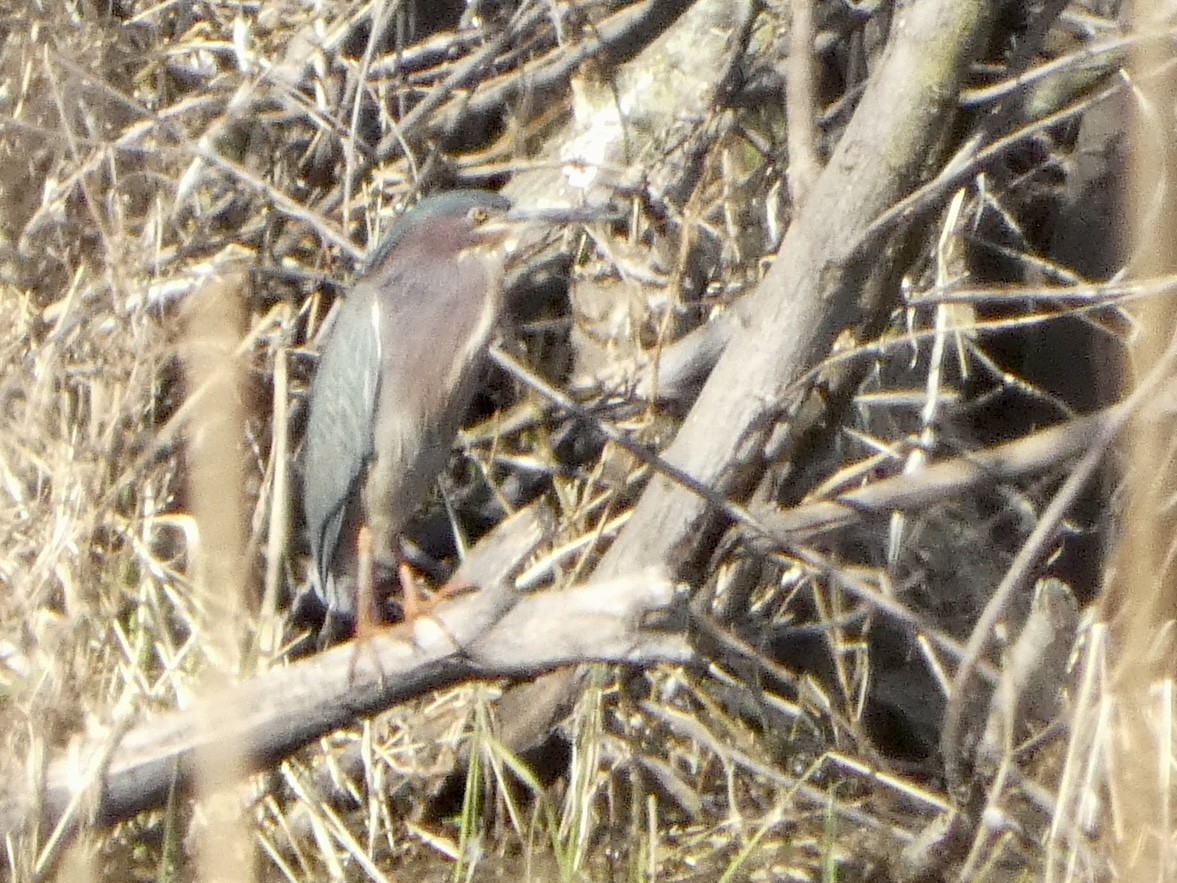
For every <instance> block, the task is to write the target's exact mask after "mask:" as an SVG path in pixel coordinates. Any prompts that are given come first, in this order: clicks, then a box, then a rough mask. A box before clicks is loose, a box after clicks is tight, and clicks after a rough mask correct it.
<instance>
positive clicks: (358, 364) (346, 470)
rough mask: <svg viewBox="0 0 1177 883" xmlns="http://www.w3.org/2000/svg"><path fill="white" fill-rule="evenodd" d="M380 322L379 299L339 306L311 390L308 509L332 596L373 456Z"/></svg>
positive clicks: (359, 296)
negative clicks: (349, 515) (336, 561)
mask: <svg viewBox="0 0 1177 883" xmlns="http://www.w3.org/2000/svg"><path fill="white" fill-rule="evenodd" d="M379 321H380V316H379V311H378V309H377V303H376V299H375V297H374V296H373V294H372V293H371V292H368V291H364V290H357V291H355V292H353V295H352V296H351V297H349V298H348V299H347V300H346V301H345V302H344V304H343V305H342V307H340V310H339V315H338V317H337V318H336V321H335V326H334V327H333V328H332V329H331V334H330V336H329V338H328V340H327V343H326V345H325V346H324V347H323V352H322V355H321V356H320V357H319V367H318V370H317V372H316V374H315V381H314V385H313V386H312V389H311V400H310V413H309V415H308V418H307V430H306V442H305V451H304V464H305V470H304V477H303V507H304V510H305V512H306V519H307V529H308V530H309V531H310V539H311V552H312V554H313V556H314V561H315V570H316V573H317V576H318V578H319V580H320V583H321V585H320V592H321V594H324V597H325V598H326V594H327V591H328V590H327V581H328V580H327V576H328V572H329V570H330V566H331V561H332V559H333V558H334V556H335V550H336V546H337V544H338V542H339V533H340V529H341V527H342V524H343V519H344V516H345V514H346V511H347V508H348V504H349V502H350V501H351V499H352V497H353V496H354V495H356V494H358V493H360V483H361V481H362V477H363V473H364V468H365V466H366V464H367V462H368V459H369V458H370V457H371V456H372V449H373V443H372V429H373V418H374V414H375V410H376V396H377V393H378V386H379V380H380V335H379V327H378V324H377V323H378V322H379ZM345 540H346V538H345ZM326 600H328V602H330V601H331V599H330V598H326Z"/></svg>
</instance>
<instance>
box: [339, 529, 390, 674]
mask: <svg viewBox="0 0 1177 883" xmlns="http://www.w3.org/2000/svg"><path fill="white" fill-rule="evenodd" d="M372 562H373V556H372V531H371V530H370V529H369V528H368V526H367V525H364V526H362V527H361V528H360V532H359V534H358V536H357V537H356V627H355V651H354V652H353V653H352V657H351V664H350V665H349V666H348V670H347V679H348V681H349V682H350V681H351V680H352V679H353V678H354V676H355V673H356V663H357V662H358V661H359V658H360V651H361V648H363V647H368V648H369V651H368V652H370V653H371V654H372V662H373V664H374V665H375V667H376V672H377V674H378V676H379V678H380V682H381V683H382V684H383V682H384V670H383V669H382V668H381V667H380V659H379V657H378V656H377V655H376V653H375V651H373V650H372V649H371V647H370V645H369V644H368V641H369V639H370V638H371V637H372V635H374V634H375V633H376V632H377V631H378V630H379V628H380V623H379V621H378V619H377V616H376V581H375V579H374V577H373V573H374V567H373V564H372Z"/></svg>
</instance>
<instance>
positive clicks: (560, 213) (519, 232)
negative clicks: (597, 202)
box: [478, 206, 620, 252]
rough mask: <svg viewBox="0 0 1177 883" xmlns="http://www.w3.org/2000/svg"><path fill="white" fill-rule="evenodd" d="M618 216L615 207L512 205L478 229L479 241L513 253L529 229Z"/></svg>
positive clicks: (586, 222)
mask: <svg viewBox="0 0 1177 883" xmlns="http://www.w3.org/2000/svg"><path fill="white" fill-rule="evenodd" d="M619 217H620V215H619V214H618V210H617V209H616V208H615V207H613V206H600V207H596V208H590V207H574V206H556V207H552V208H513V209H511V210H509V211H507V212H505V213H504V214H502V215H500V216H498V217H493V218H489V219H487V220H486V221H484V222H483V223H482V224H481V225H480V226H479V228H478V240H479V243H480V245H481V246H488V245H490V246H498V247H502V248H504V249H505V250H506V251H508V252H512V251H515V250H516V248H517V247H518V245H519V240H520V239H521V238H523V236H524V235H525V234H526V232H527V231H528V230H529V229H535V228H538V227H555V226H559V225H561V224H589V223H596V222H601V221H616V220H618V219H619Z"/></svg>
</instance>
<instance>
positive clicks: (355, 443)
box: [303, 190, 578, 641]
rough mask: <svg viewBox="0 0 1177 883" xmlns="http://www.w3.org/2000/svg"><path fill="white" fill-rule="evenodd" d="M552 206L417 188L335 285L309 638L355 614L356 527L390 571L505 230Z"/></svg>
mask: <svg viewBox="0 0 1177 883" xmlns="http://www.w3.org/2000/svg"><path fill="white" fill-rule="evenodd" d="M556 219H557V216H556V215H555V214H554V213H552V212H532V213H524V212H511V211H510V203H509V202H508V200H507V199H505V198H504V197H502V196H498V195H496V194H493V193H487V192H484V191H477V190H459V191H453V192H449V193H444V194H441V195H438V196H432V197H429V198H427V199H425V200H422V201H421V202H420V203H419V204H418V205H417V206H416V207H415V208H414V209H412V210H411V211H409V212H407V213H406V214H405V215H404V216H402V217H401V218H400V219H399V221H398V222H397V223H396V224H395V225H394V226H393V229H392V231H391V233H389V235H388V237H387V238H386V239H385V240H384V241H383V242H382V243H381V244H380V246H379V247H378V248H377V249H376V250H375V252H374V253H373V255H372V257H371V258H370V259H369V260H368V262H367V263H366V265H365V267H364V269H363V270H362V272H361V274H360V277H359V280H358V281H357V282H356V283H355V285H354V287H353V289H352V291H351V292H350V294H348V295H347V297H346V298H345V300H344V303H343V305H342V306H341V307H340V309H339V311H338V316H337V317H336V320H335V324H334V326H333V327H332V328H331V331H330V336H329V337H328V339H327V342H326V344H325V345H324V347H323V351H322V355H321V357H320V359H319V367H318V370H317V372H316V374H315V380H314V384H313V386H312V388H311V395H310V410H309V416H308V421H307V427H306V440H305V442H304V448H303V509H304V513H305V515H306V524H307V530H308V531H309V533H310V545H311V555H312V557H313V575H312V586H313V587H314V589H315V591H316V593H317V594H318V595H319V597H320V599H321V600H322V601H323V602H324V604H325V606H326V608H327V617H326V621H325V623H324V628H323V633H322V634H321V640H323V641H330V640H332V639H333V638H335V637H337V636H340V635H341V634H343V633H345V632H346V631H348V630H350V627H351V625H352V624H354V623H355V622H356V620H357V588H358V586H359V582H360V565H361V556H360V553H359V552H358V541H359V536H360V532H361V528H363V527H364V526H366V527H367V528H368V529H369V530H370V532H371V534H370V535H371V539H372V554H371V560H372V561H373V562H374V563H375V564H376V565H377V572H378V573H379V574H380V575H381V576H382V577H384V576H386V575H388V576H391V573H392V572H394V571H395V565H396V562H397V561H398V560H399V555H398V554H397V553H398V550H399V538H400V532H401V530H402V528H403V527H404V525H405V522H406V521H407V520H408V518H409V517H410V516H411V515H412V514H413V511H414V510H415V509H416V508H417V506H418V505H419V504H420V502H421V501H422V499H423V498H424V497H425V496H426V495H427V494H428V491H429V487H430V484H431V483H432V482H433V481H434V479H435V478H436V477H437V475H438V473H439V472H440V471H441V470H442V468H443V467H444V466H445V463H446V460H447V458H448V456H449V452H450V448H451V446H452V444H453V441H454V437H455V436H456V434H457V431H458V429H459V428H460V426H461V421H462V418H463V416H464V414H465V412H466V410H467V409H468V407H469V404H470V400H471V398H472V395H473V393H474V383H475V381H476V379H477V373H478V370H479V366H480V364H481V363H482V361H483V357H484V356H485V353H486V350H487V347H488V344H489V342H490V338H491V334H492V332H493V330H494V327H495V324H496V320H497V318H498V315H499V313H500V310H501V300H502V277H503V266H504V262H505V258H506V253H507V251H508V250H509V240H510V239H511V237H512V234H513V233H514V232H515V230H516V229H517V227H518V226H519V224H520V223H534V222H536V221H552V220H556ZM559 219H567V220H576V219H578V218H576V217H575V216H574V215H573V214H571V213H568V214H564V215H560V216H559ZM383 581H384V580H377V582H383ZM361 612H362V613H363V614H367V613H369V611H361Z"/></svg>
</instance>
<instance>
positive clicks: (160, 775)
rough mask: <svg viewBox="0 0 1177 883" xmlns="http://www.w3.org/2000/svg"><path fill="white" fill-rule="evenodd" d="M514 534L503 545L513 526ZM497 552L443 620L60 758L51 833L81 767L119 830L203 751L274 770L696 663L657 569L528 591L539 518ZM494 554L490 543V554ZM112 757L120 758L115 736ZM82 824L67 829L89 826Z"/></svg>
mask: <svg viewBox="0 0 1177 883" xmlns="http://www.w3.org/2000/svg"><path fill="white" fill-rule="evenodd" d="M504 530H506V531H507V534H508V535H507V537H506V539H505V540H504V539H503V537H502V535H501V533H500V532H501V531H504ZM495 535H497V536H498V540H499V541H498V542H496V543H495V544H494V545H493V546H492V547H491V548H490V550H489V551H487V550H486V549H483V551H482V552H477V551H476V554H473V555H471V557H470V559H469V560H468V561H467V562H466V564H464V565H463V568H462V569H461V570H460V571H459V573H458V575H457V577H456V579H458V580H468V581H476V582H477V583H478V584H479V585H481V586H483V589H482V590H481V591H478V592H472V593H470V594H468V595H465V596H462V597H460V598H457V599H455V600H453V601H451V602H449V603H446V604H444V605H441V606H439V607H438V608H437V609H436V610H434V611H433V612H432V613H431V615H429V616H427V617H423V618H421V619H419V620H417V621H416V622H415V623H413V624H412V625H411V626H410V625H404V624H402V625H400V626H396V627H394V628H390V629H388V630H386V631H384V632H381V633H378V634H376V635H373V636H371V637H366V638H364V639H363V640H362V641H359V642H356V641H352V642H349V643H347V644H344V645H342V646H339V647H336V648H334V649H332V650H329V651H327V652H325V653H320V654H318V655H316V656H313V657H311V658H309V659H306V660H303V661H300V662H298V663H295V664H293V665H291V666H289V667H287V668H284V669H277V670H274V671H271V672H268V673H266V674H264V675H262V676H260V677H258V678H255V679H254V680H252V681H249V682H246V683H244V684H241V685H239V686H237V687H235V688H233V689H232V690H230V691H228V692H226V693H225V694H223V695H219V696H217V697H216V698H215V699H213V700H211V701H205V702H202V703H200V704H198V705H196V706H194V707H192V708H190V709H187V710H185V711H180V712H175V713H173V714H168V715H165V716H163V717H160V718H158V719H156V720H151V721H148V722H146V723H144V724H142V725H140V726H138V727H135V728H134V729H132V730H131V731H130V732H128V733H127V734H126V735H125V736H124V737H123V738H121V739H116V740H111V739H110V738H109V737H107V738H103V739H97V740H92V741H91V742H90V743H89V744H88V745H86V746H83V748H82V749H81V750H80V751H79V752H78V753H77V754H76V755H75V757H74V758H71V759H70V760H68V761H67V759H64V758H63V759H59V760H57V761H55V762H53V763H52V764H51V765H50V767H49V771H48V774H47V776H46V784H45V788H44V790H43V793H42V795H41V799H42V804H41V806H40V807H39V815H40V818H41V820H42V821H43V822H45V823H48V824H50V825H52V824H56V823H57V821H58V820H59V819H60V818H61V817H62V816H63V815H65V814H66V812H67V809H69V806H70V801H71V800H72V799H73V797H74V795H75V793H76V792H77V790H78V787H79V785H78V778H79V777H78V772H77V770H78V767H79V766H81V767H82V768H83V769H87V768H88V769H89V773H88V774H87V775H86V776H85V778H86V780H88V781H89V782H90V784H89V785H88V787H89V788H90V789H91V790H92V791H93V795H92V799H91V800H90V801H89V809H90V813H91V818H92V820H93V822H94V823H95V824H99V825H108V824H112V823H114V822H117V821H119V820H122V819H126V818H129V817H130V816H132V815H134V814H135V813H137V812H140V811H142V810H144V809H149V808H152V807H157V806H161V805H162V804H163V802H164V801H165V800H166V798H167V796H168V793H169V791H170V790H171V789H172V788H174V787H177V786H178V787H180V788H181V789H185V788H187V787H189V786H191V784H192V783H193V780H194V777H195V776H196V775H197V774H198V769H199V767H198V759H199V757H200V754H201V752H202V751H206V750H209V749H216V747H217V746H218V745H223V744H224V743H226V742H230V743H235V744H237V745H239V746H241V756H242V757H244V758H246V761H245V763H246V766H245V768H243V769H241V770H239V771H238V772H239V774H241V775H245V774H248V773H250V772H253V771H256V770H259V769H263V768H265V767H267V766H270V765H272V764H273V763H275V762H276V761H278V760H281V759H282V758H284V757H286V756H288V755H290V754H291V753H292V752H294V751H295V750H297V749H298V748H300V747H302V746H303V745H306V744H307V743H309V742H311V741H313V740H315V739H317V738H319V737H321V736H323V735H325V734H327V733H329V732H331V731H332V730H335V729H338V728H339V727H341V726H344V725H346V724H348V723H350V722H351V721H353V720H354V719H355V718H357V717H360V716H364V715H371V714H374V713H376V712H378V711H382V710H384V709H387V708H390V707H391V706H393V705H396V704H398V703H401V702H404V701H406V700H408V699H411V698H413V697H414V696H418V695H421V694H422V693H425V692H427V691H430V690H434V689H437V688H439V687H445V686H449V685H452V684H455V683H457V682H459V681H462V680H466V679H471V678H487V677H504V676H532V675H535V674H538V673H541V672H544V671H549V670H551V669H553V668H557V667H559V666H563V665H568V664H570V663H577V662H588V661H603V662H618V663H629V664H646V663H651V662H656V661H680V662H681V661H685V660H687V659H688V658H689V657H690V649H689V646H688V645H687V642H686V639H685V637H684V635H683V634H682V632H681V631H663V630H658V629H653V628H649V627H646V626H645V624H644V623H645V620H646V619H647V618H648V617H650V616H653V615H657V614H659V613H663V614H664V613H665V612H666V611H667V610H668V609H669V608H673V607H674V606H675V604H676V602H677V601H678V600H679V599H680V593H679V590H678V588H677V586H676V585H675V584H674V583H673V582H671V581H670V580H668V579H666V578H665V577H664V576H663V575H661V574H660V573H658V572H655V571H652V570H645V571H641V572H638V573H635V574H633V575H631V577H629V578H625V579H616V580H610V581H607V582H598V583H595V584H591V585H586V586H582V587H580V588H577V589H573V590H569V591H560V592H557V591H552V592H546V593H539V594H536V595H527V596H520V595H518V594H517V592H516V591H515V589H514V587H513V581H512V580H511V579H510V578H509V575H510V574H511V573H512V572H513V570H514V569H515V566H516V564H517V563H518V562H519V560H520V558H521V557H522V556H523V555H525V554H526V553H527V552H528V551H529V550H530V549H531V548H533V547H534V546H535V545H536V544H537V543H538V541H539V540H540V538H541V536H542V530H541V523H540V519H539V517H538V516H537V514H536V513H535V511H531V510H529V511H527V512H524V513H521V514H520V515H519V516H516V517H515V519H514V520H513V521H512V522H509V523H508V524H507V525H505V526H504V528H500V529H499V531H496V534H495ZM480 548H482V547H480ZM112 741H113V742H114V743H115V747H114V750H113V751H112V752H108V750H107V749H108V746H109V744H110V743H111V742H112ZM27 804H28V801H27V800H24V801H22V800H20V799H8V800H6V801H5V802H3V803H0V841H3V840H5V839H7V838H8V837H10V836H12V835H15V834H16V833H17V832H19V831H20V830H22V829H24V828H26V827H27V826H28V825H29V824H30V823H31V822H32V821H33V817H34V815H35V814H36V813H37V810H34V809H32V808H31V807H30V806H29V805H27ZM77 814H78V813H77V810H76V808H75V809H74V814H73V816H72V817H71V818H70V819H69V821H68V822H67V828H69V829H71V830H72V829H73V828H76V827H77V825H78V824H79V822H80V820H79V819H78V818H77V817H76V816H77Z"/></svg>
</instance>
